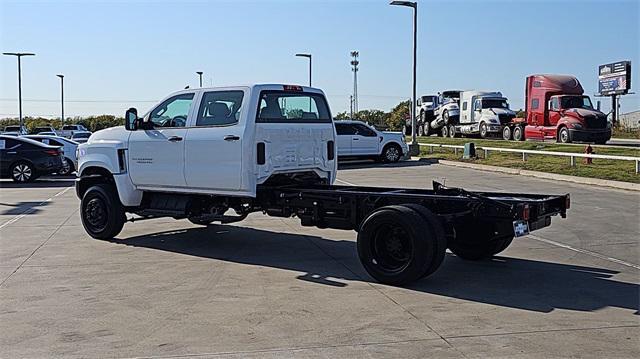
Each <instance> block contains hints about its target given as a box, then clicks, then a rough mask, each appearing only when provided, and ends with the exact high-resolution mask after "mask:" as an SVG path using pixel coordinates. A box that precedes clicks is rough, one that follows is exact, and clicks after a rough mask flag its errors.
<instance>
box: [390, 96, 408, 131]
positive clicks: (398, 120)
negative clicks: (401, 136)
mask: <svg viewBox="0 0 640 359" xmlns="http://www.w3.org/2000/svg"><path fill="white" fill-rule="evenodd" d="M410 108H411V100H406V101H402V102H400V103H399V104H398V105H397V106H396V107H394V108H393V109H392V110H391V113H390V114H389V116H388V118H387V126H388V127H389V129H391V130H393V131H402V130H403V128H404V126H405V124H406V121H407V118H410V117H411V110H410Z"/></svg>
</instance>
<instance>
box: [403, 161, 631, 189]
mask: <svg viewBox="0 0 640 359" xmlns="http://www.w3.org/2000/svg"><path fill="white" fill-rule="evenodd" d="M411 159H412V160H418V161H431V160H432V159H430V158H422V157H411ZM436 161H437V163H439V164H441V165H445V166H453V167H461V168H470V169H475V170H481V171H489V172H499V173H506V174H510V175H520V176H527V177H536V178H542V179H549V180H555V181H565V182H572V183H579V184H586V185H592V186H604V187H610V188H617V189H623V190H627V191H638V192H640V184H639V183H630V182H622V181H611V180H604V179H599V178H590V177H578V176H569V175H561V174H556V173H547V172H538V171H529V170H523V169H519V168H508V167H498V166H489V165H481V164H476V163H465V162H457V161H448V160H436Z"/></svg>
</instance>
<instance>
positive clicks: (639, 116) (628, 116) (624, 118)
mask: <svg viewBox="0 0 640 359" xmlns="http://www.w3.org/2000/svg"><path fill="white" fill-rule="evenodd" d="M620 123H621V124H622V125H623V126H624V127H626V128H640V110H636V111H631V112H627V113H623V114H621V115H620Z"/></svg>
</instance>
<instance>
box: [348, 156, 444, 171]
mask: <svg viewBox="0 0 640 359" xmlns="http://www.w3.org/2000/svg"><path fill="white" fill-rule="evenodd" d="M437 163H438V160H437V159H435V158H423V159H420V160H419V161H400V162H396V163H379V162H374V161H357V162H339V163H338V169H339V170H353V169H360V168H375V167H378V168H386V167H390V168H394V167H395V168H402V167H421V166H429V165H432V164H437Z"/></svg>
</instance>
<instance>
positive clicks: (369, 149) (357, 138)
mask: <svg viewBox="0 0 640 359" xmlns="http://www.w3.org/2000/svg"><path fill="white" fill-rule="evenodd" d="M335 126H336V133H337V135H338V158H349V157H351V158H353V157H356V158H363V157H364V158H373V159H376V160H380V161H384V162H398V161H399V160H400V159H401V158H402V157H403V156H404V155H406V154H407V153H409V147H408V146H407V143H406V142H405V139H404V135H403V134H402V133H400V132H387V131H384V132H382V131H378V130H376V129H375V128H374V127H372V126H369V125H368V124H366V123H364V122H362V121H337V122H335Z"/></svg>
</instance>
